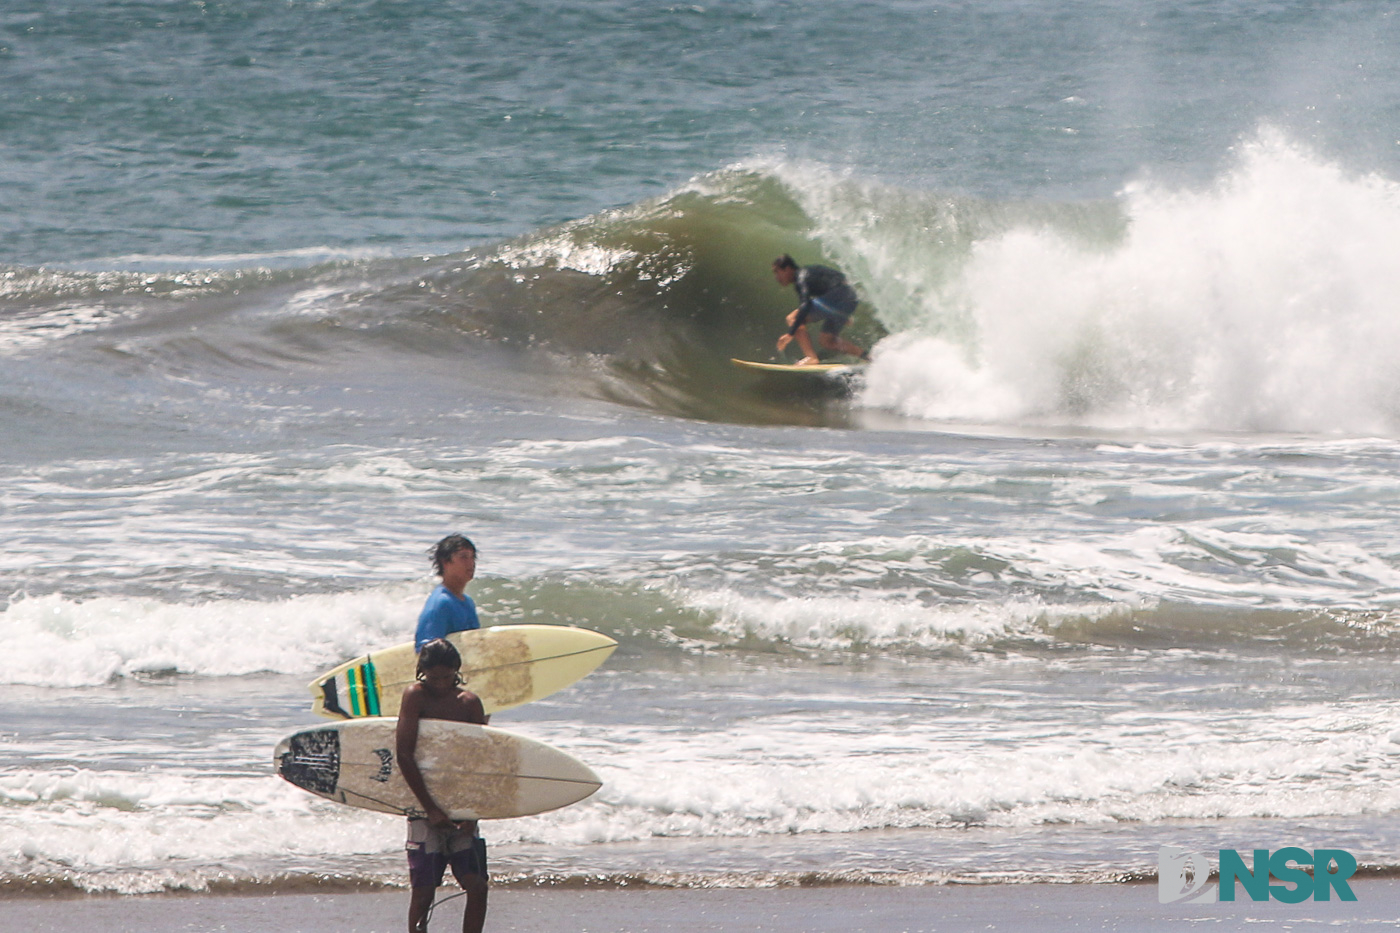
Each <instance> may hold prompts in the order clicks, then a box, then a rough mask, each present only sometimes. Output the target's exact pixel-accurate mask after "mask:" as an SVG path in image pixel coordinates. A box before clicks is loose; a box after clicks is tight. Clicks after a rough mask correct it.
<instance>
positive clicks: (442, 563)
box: [428, 535, 476, 576]
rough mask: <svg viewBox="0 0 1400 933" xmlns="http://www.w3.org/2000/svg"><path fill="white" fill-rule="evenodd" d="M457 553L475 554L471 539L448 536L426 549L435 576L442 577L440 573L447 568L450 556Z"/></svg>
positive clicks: (464, 536) (463, 536)
mask: <svg viewBox="0 0 1400 933" xmlns="http://www.w3.org/2000/svg"><path fill="white" fill-rule="evenodd" d="M458 551H471V552H472V553H473V554H475V553H476V545H475V544H472V540H471V538H468V537H467V536H466V535H448V536H447V537H445V538H443V539H442V540H441V541H439V542H438V543H437V544H434V545H433V546H432V547H430V548H428V559H429V560H431V561H432V562H433V567H434V569H436V570H437V575H438V576H442V572H443V570H444V569H446V567H447V562H448V561H450V560H451V559H452V555H453V554H456V553H457V552H458Z"/></svg>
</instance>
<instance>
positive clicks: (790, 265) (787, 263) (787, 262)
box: [773, 253, 797, 269]
mask: <svg viewBox="0 0 1400 933" xmlns="http://www.w3.org/2000/svg"><path fill="white" fill-rule="evenodd" d="M773 268H774V269H796V268H797V260H796V259H793V258H792V257H791V256H789V255H788V254H787V253H783V254H782V255H781V256H779V257H778V258H777V259H775V260H773Z"/></svg>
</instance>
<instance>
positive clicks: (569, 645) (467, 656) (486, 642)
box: [309, 625, 617, 719]
mask: <svg viewBox="0 0 1400 933" xmlns="http://www.w3.org/2000/svg"><path fill="white" fill-rule="evenodd" d="M447 640H448V641H450V642H452V644H453V645H455V646H456V648H457V650H458V651H459V652H461V655H462V679H463V681H464V682H465V683H466V686H467V689H468V690H471V691H472V692H473V693H475V694H476V695H477V696H479V697H481V703H482V705H483V706H484V707H485V708H486V712H487V713H488V714H490V713H493V712H495V711H497V710H503V709H510V708H511V707H512V706H520V705H521V704H522V703H529V702H531V701H533V700H538V699H540V698H542V697H547V696H549V695H550V694H551V693H554V692H555V691H557V690H562V689H564V688H565V687H567V686H569V684H571V683H573V682H574V681H576V680H578V679H580V678H582V677H585V676H587V675H588V674H589V673H591V672H592V671H593V670H594V669H596V668H597V667H598V665H600V664H602V663H603V662H604V661H606V660H607V659H608V657H609V655H611V654H612V653H613V650H614V649H616V648H617V642H615V641H613V640H612V639H611V638H609V637H608V636H606V635H602V634H599V633H598V632H593V631H590V630H588V629H586V628H575V627H574V626H571V625H497V626H492V627H491V628H481V629H474V630H472V631H470V632H453V633H452V634H451V635H448V636H447ZM417 666H418V655H417V653H416V652H415V651H414V650H413V643H412V642H407V643H405V644H402V645H395V646H393V647H392V648H385V649H383V650H382V651H372V652H370V653H369V654H366V655H361V656H360V657H358V658H355V659H354V660H351V661H346V662H345V663H344V664H342V665H340V666H339V667H337V668H335V669H333V670H329V671H326V672H325V673H324V674H322V675H321V676H319V677H317V678H316V679H315V680H313V681H312V682H311V683H310V685H309V688H310V690H311V696H312V701H311V710H312V712H315V713H319V714H320V715H322V716H326V717H328V718H331V719H359V718H361V717H365V716H397V715H398V714H399V701H400V700H402V699H403V691H404V688H405V687H407V686H408V685H409V684H411V683H413V681H414V678H415V675H416V673H417Z"/></svg>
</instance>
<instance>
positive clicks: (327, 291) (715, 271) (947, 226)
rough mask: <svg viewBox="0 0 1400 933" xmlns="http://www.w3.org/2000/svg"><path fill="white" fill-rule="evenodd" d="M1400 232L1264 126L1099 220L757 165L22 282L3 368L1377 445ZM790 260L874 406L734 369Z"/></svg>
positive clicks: (1395, 416) (1386, 400)
mask: <svg viewBox="0 0 1400 933" xmlns="http://www.w3.org/2000/svg"><path fill="white" fill-rule="evenodd" d="M1397 231H1400V186H1398V185H1397V184H1396V183H1395V182H1393V181H1390V180H1389V179H1386V178H1383V177H1380V176H1377V175H1355V174H1352V173H1348V172H1347V171H1345V170H1344V169H1343V168H1342V167H1340V166H1339V165H1337V164H1334V163H1330V162H1328V161H1326V160H1323V159H1321V158H1319V157H1317V156H1315V155H1312V154H1310V153H1308V152H1307V151H1306V150H1304V149H1302V148H1301V147H1299V146H1297V145H1296V144H1293V143H1291V142H1289V141H1288V140H1287V139H1285V138H1284V137H1283V136H1282V135H1281V134H1279V133H1277V132H1274V131H1267V130H1266V131H1263V132H1261V133H1260V134H1259V135H1258V136H1257V137H1256V138H1255V139H1254V140H1253V141H1251V142H1248V143H1245V144H1242V145H1241V146H1240V147H1239V148H1238V150H1237V152H1236V162H1235V164H1234V166H1233V167H1232V168H1230V169H1229V170H1227V171H1226V172H1225V173H1224V174H1222V175H1221V177H1220V178H1218V179H1217V180H1216V181H1215V182H1214V183H1212V184H1210V185H1208V186H1203V187H1201V188H1199V189H1191V188H1181V187H1172V186H1169V185H1167V184H1165V183H1161V182H1153V181H1151V180H1150V179H1149V180H1144V181H1141V182H1136V183H1133V184H1130V185H1128V186H1127V187H1125V188H1124V190H1123V192H1122V194H1121V195H1120V196H1119V197H1118V198H1116V199H1113V200H1106V201H1101V202H1076V203H1058V204H1057V203H1053V202H1043V201H1034V202H1032V201H987V200H981V199H977V198H973V197H968V196H956V195H951V194H943V193H939V192H936V191H919V190H912V191H911V190H907V189H902V188H898V187H893V186H890V185H888V184H884V183H881V182H878V181H874V180H871V179H861V178H858V177H855V176H851V175H842V174H837V173H833V172H831V171H829V170H827V169H824V168H821V167H819V166H815V165H807V164H800V163H793V162H766V163H750V164H745V165H738V166H735V167H732V168H729V169H726V170H723V171H719V172H715V173H712V174H709V175H704V176H700V177H697V178H696V179H694V180H693V181H692V182H690V183H689V184H687V185H685V186H683V187H682V188H680V189H678V190H676V191H673V192H672V193H670V194H669V195H667V196H665V197H661V198H657V199H653V200H647V201H643V202H639V203H637V204H634V205H631V206H630V207H626V208H620V209H618V210H614V211H608V212H605V213H602V214H597V215H592V216H589V217H585V218H582V219H580V220H577V221H573V222H571V223H567V224H563V225H560V226H557V227H550V228H545V229H541V230H538V231H535V232H534V233H531V234H528V235H526V236H523V237H520V238H518V239H515V240H512V241H509V242H506V243H503V244H500V245H497V246H493V247H488V248H483V249H481V250H476V251H472V252H468V253H460V254H454V255H448V256H436V257H431V256H430V257H425V258H421V259H412V260H409V259H391V258H387V257H385V258H378V259H376V258H374V257H372V256H361V257H349V258H340V259H335V258H334V257H323V258H327V259H329V260H330V261H327V262H323V263H321V264H318V265H312V266H310V267H306V266H305V265H302V266H300V267H298V266H297V265H296V264H295V263H296V262H302V263H304V261H305V259H306V258H307V257H306V256H304V255H303V256H291V255H288V256H281V257H225V258H224V260H223V261H222V262H221V263H219V264H216V265H214V266H212V267H209V268H205V269H203V270H201V271H192V270H190V269H188V268H186V269H172V268H170V267H169V264H170V263H171V262H172V261H174V262H176V263H177V264H178V262H179V260H172V259H170V258H166V259H162V260H158V261H157V260H147V264H148V265H150V266H153V267H154V268H155V271H151V270H150V269H144V270H140V271H136V270H135V269H133V268H126V269H122V268H109V269H105V270H93V269H88V270H82V269H75V270H67V271H64V270H53V269H32V268H30V269H26V268H18V269H11V270H10V271H9V272H8V273H7V275H6V277H5V279H4V280H3V283H0V292H3V297H4V299H5V312H4V315H3V320H0V347H3V349H4V351H5V352H6V353H7V354H8V355H10V356H12V357H13V356H20V357H24V356H34V355H36V354H43V353H63V354H65V355H67V353H68V351H69V349H70V348H72V347H80V348H82V350H81V354H80V355H81V357H82V359H83V360H84V362H86V363H91V362H94V361H95V362H97V363H98V364H99V365H101V366H104V367H107V368H111V367H112V366H113V365H114V356H121V357H124V358H125V360H126V361H127V362H129V361H130V359H131V358H132V357H135V358H137V359H141V360H144V361H145V362H146V363H147V364H148V365H153V366H156V367H158V368H159V369H160V370H161V371H162V372H163V374H168V373H169V371H170V370H172V369H174V370H178V371H179V372H186V371H189V370H193V369H199V370H212V371H228V370H231V369H235V370H240V371H241V376H242V377H243V378H247V377H248V376H249V375H250V374H253V373H256V372H257V371H258V370H259V369H263V370H266V369H284V368H287V367H289V366H290V367H294V368H295V367H297V366H316V365H321V366H325V365H333V364H334V362H335V361H336V360H338V359H341V358H343V357H344V356H345V355H346V354H354V355H355V356H357V357H362V358H363V357H365V356H366V355H368V356H369V357H370V358H374V359H377V360H378V361H379V363H378V365H381V366H386V367H388V368H390V369H394V368H399V369H404V370H406V371H411V370H413V369H414V368H416V367H419V366H421V365H422V362H421V358H422V356H423V355H424V354H429V355H431V356H439V357H442V356H446V355H447V354H465V355H468V356H470V357H471V358H473V359H474V360H476V361H477V362H478V363H479V364H480V365H482V366H484V367H485V368H486V369H487V370H489V371H490V372H492V373H493V376H492V377H491V379H492V380H494V379H496V378H498V377H500V376H501V374H502V372H503V371H505V372H517V373H524V374H525V375H521V376H519V377H517V378H516V379H515V380H514V381H515V382H516V383H517V384H520V385H525V384H529V385H531V386H534V387H536V388H539V387H540V386H541V382H540V380H541V379H543V380H544V381H543V386H545V387H549V386H552V387H553V388H552V389H550V388H546V389H545V391H548V392H553V393H557V394H571V393H577V392H580V391H581V392H584V393H585V394H589V395H593V396H595V397H600V398H605V399H609V400H612V401H621V402H624V403H627V404H630V405H634V406H640V407H643V408H647V409H651V410H655V411H658V412H660V413H664V414H668V415H681V416H686V417H699V418H705V419H709V420H719V421H732V422H760V423H767V422H779V423H799V424H802V423H827V424H860V423H862V422H861V419H862V418H864V419H865V422H866V423H877V422H871V421H870V419H872V418H875V417H876V416H877V414H878V413H879V412H888V413H891V414H893V415H896V416H899V417H903V418H908V419H916V420H918V421H924V422H937V423H945V424H946V423H954V424H964V425H966V424H976V425H1000V426H1003V427H1009V428H1015V427H1025V426H1040V427H1042V428H1043V427H1046V426H1058V427H1064V426H1074V427H1079V428H1085V427H1088V428H1095V429H1119V428H1132V429H1147V430H1154V431H1164V432H1193V431H1194V432H1264V433H1269V432H1275V433H1286V432H1311V433H1328V432H1343V433H1351V434H1358V433H1359V434H1381V435H1387V436H1389V435H1393V434H1394V433H1396V431H1397V430H1400V375H1397V371H1396V369H1395V367H1394V366H1393V365H1392V361H1393V360H1394V359H1396V358H1397V354H1400V324H1397V323H1396V322H1395V318H1394V315H1392V314H1391V313H1390V305H1389V296H1391V295H1392V294H1394V292H1395V289H1396V286H1397V284H1400V283H1397V282H1396V278H1397V276H1400V273H1397V272H1396V271H1395V266H1394V264H1393V263H1391V262H1390V261H1389V259H1390V257H1389V255H1388V252H1387V250H1386V246H1385V244H1387V243H1389V242H1392V241H1393V240H1394V238H1395V235H1396V233H1397ZM783 252H789V253H792V254H793V255H795V256H796V257H797V258H798V259H799V261H801V262H814V261H822V262H829V263H833V264H835V265H837V266H839V267H840V268H842V269H844V270H845V271H846V272H847V273H848V274H849V275H850V277H851V279H852V280H853V281H854V282H855V284H856V285H857V288H858V289H859V291H860V292H861V294H862V296H863V298H864V300H865V303H864V306H863V310H862V311H861V312H860V313H859V314H858V315H857V317H856V320H855V323H854V324H853V325H852V327H851V328H850V329H849V331H848V334H849V336H851V337H852V338H853V339H855V340H856V341H857V342H860V343H864V344H867V345H871V344H874V345H875V346H876V348H877V349H876V354H875V355H876V360H875V363H874V365H873V366H872V367H870V369H869V371H868V374H867V375H866V378H865V380H864V381H863V382H861V383H858V384H856V385H855V386H854V387H852V386H840V385H838V386H836V387H835V389H837V390H838V391H835V392H827V393H823V392H820V391H818V392H810V391H807V390H806V389H804V388H803V387H800V386H799V387H792V386H783V385H779V384H774V383H772V382H771V381H770V382H764V381H762V380H756V379H753V378H751V377H748V376H745V375H743V374H739V373H737V372H736V371H734V370H732V368H731V367H730V366H729V363H728V360H729V358H730V357H743V358H755V359H769V358H772V357H773V349H772V344H773V341H774V340H775V339H776V337H777V335H778V334H779V333H781V331H782V315H783V314H784V313H785V312H786V311H787V310H789V309H790V307H791V305H792V304H793V303H794V301H793V296H792V294H791V293H790V290H787V289H781V288H779V287H777V286H776V285H775V283H774V282H773V280H772V277H771V275H770V272H769V262H770V260H771V259H772V258H773V257H774V256H776V255H778V254H780V253H783ZM128 262H132V263H134V264H135V265H136V266H139V265H141V264H142V263H141V261H140V260H139V259H137V260H128ZM289 263H291V265H288V264H289ZM162 267H165V271H161V269H162ZM505 378H509V377H505ZM462 379H463V381H464V382H465V383H466V384H468V385H470V384H472V377H471V375H469V374H467V373H463V374H462ZM488 382H489V380H488ZM843 389H844V390H846V391H852V390H853V392H854V396H855V399H854V404H851V403H850V402H848V401H841V400H840V398H839V397H840V396H841V395H842V391H841V390H843ZM832 396H837V398H836V399H835V400H833V398H832ZM862 413H863V414H862Z"/></svg>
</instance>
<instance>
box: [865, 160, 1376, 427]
mask: <svg viewBox="0 0 1400 933" xmlns="http://www.w3.org/2000/svg"><path fill="white" fill-rule="evenodd" d="M1121 209H1122V212H1123V215H1124V220H1123V223H1122V231H1121V234H1120V235H1118V236H1115V237H1111V238H1095V237H1093V236H1089V237H1086V236H1085V235H1084V232H1085V231H1084V227H1083V225H1081V224H1078V223H1075V222H1070V223H1063V222H1061V219H1058V218H1057V219H1054V220H1051V221H1050V222H1048V223H1019V224H1016V225H1014V226H1012V227H1010V228H1008V229H1006V230H1004V231H1001V232H998V233H996V234H994V235H992V236H988V237H984V238H978V239H976V240H975V241H974V242H972V243H971V245H970V247H969V248H967V249H966V250H965V258H964V260H963V261H962V262H961V263H960V264H959V265H958V266H957V268H956V269H955V270H954V271H953V273H952V274H943V273H941V272H939V271H937V270H935V271H934V272H933V273H932V274H929V273H928V271H927V267H926V266H925V267H923V269H924V271H923V272H920V271H919V269H920V266H919V265H918V264H917V263H913V262H908V263H897V264H898V265H901V266H903V267H904V268H906V269H911V270H912V271H911V272H910V273H909V274H912V275H913V276H914V277H915V279H916V280H919V279H920V276H926V277H925V278H923V279H922V280H921V281H920V287H919V288H917V289H905V291H906V293H907V300H906V301H905V303H904V305H903V309H904V310H903V311H902V314H901V317H902V319H901V320H900V321H899V326H897V327H896V328H892V329H896V330H897V331H898V332H897V333H895V335H894V336H892V337H891V338H890V339H889V340H887V341H885V343H884V344H882V345H881V347H880V352H879V354H878V357H877V363H876V365H875V367H874V368H873V369H872V371H871V373H870V379H869V382H868V385H867V386H866V388H865V391H864V393H863V395H862V403H863V404H865V405H868V406H872V407H880V408H889V409H893V410H895V411H898V412H900V413H902V414H905V415H909V416H913V417H919V418H930V419H937V420H963V421H982V422H993V423H1019V424H1024V423H1027V422H1032V423H1037V422H1038V423H1060V424H1077V425H1089V426H1096V427H1123V426H1129V427H1145V428H1149V429H1160V430H1170V431H1176V430H1184V431H1190V430H1223V431H1258V432H1271V431H1302V432H1324V433H1325V432H1335V431H1342V432H1351V433H1381V434H1392V433H1393V432H1394V431H1395V430H1396V429H1397V428H1400V367H1397V366H1396V364H1395V362H1394V361H1395V360H1396V359H1397V356H1400V319H1397V318H1396V316H1395V314H1394V309H1393V304H1394V299H1393V296H1394V294H1395V293H1396V290H1397V288H1398V287H1400V266H1397V265H1396V263H1395V261H1394V258H1393V256H1392V255H1391V252H1392V250H1391V247H1390V244H1392V243H1394V242H1395V241H1396V238H1397V235H1400V185H1397V184H1396V183H1395V182H1392V181H1389V180H1387V179H1384V178H1380V177H1376V176H1361V177H1357V176H1353V175H1350V174H1348V173H1347V172H1346V171H1345V170H1344V169H1343V168H1342V167H1340V166H1338V165H1335V164H1332V163H1329V162H1326V161H1324V160H1321V159H1319V158H1318V157H1316V156H1315V155H1312V154H1310V153H1308V152H1306V151H1304V150H1303V149H1301V148H1300V147H1298V146H1296V145H1294V144H1292V143H1290V142H1288V141H1287V140H1286V139H1284V138H1282V137H1281V136H1280V135H1278V134H1277V133H1273V132H1264V133H1262V134H1261V135H1260V137H1259V138H1258V139H1256V140H1254V141H1252V142H1250V143H1248V144H1246V145H1242V146H1241V147H1240V149H1239V153H1238V164H1237V165H1236V167H1235V168H1234V170H1233V171H1232V172H1230V173H1229V174H1228V175H1227V176H1225V177H1224V178H1222V179H1220V181H1219V182H1218V183H1217V184H1216V185H1215V186H1214V187H1213V188H1211V189H1209V190H1206V191H1199V192H1197V191H1172V190H1165V189H1163V188H1161V187H1158V186H1156V185H1153V184H1151V183H1150V182H1143V183H1138V184H1134V185H1131V186H1129V187H1128V188H1127V189H1126V190H1125V191H1124V193H1123V195H1122V198H1121ZM1100 232H1107V231H1106V230H1101V231H1100ZM853 248H858V249H868V248H869V247H868V246H867V245H864V244H855V246H854V247H853ZM881 249H882V250H883V249H885V247H881ZM898 249H899V247H898V246H897V245H893V246H890V247H889V248H888V251H894V252H898Z"/></svg>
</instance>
